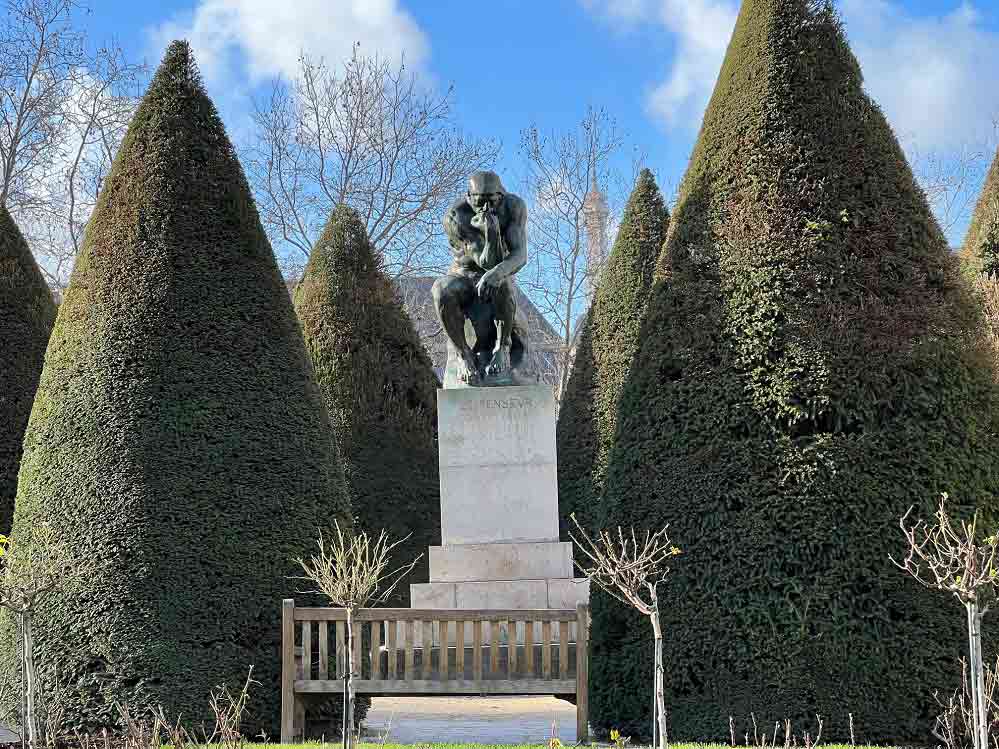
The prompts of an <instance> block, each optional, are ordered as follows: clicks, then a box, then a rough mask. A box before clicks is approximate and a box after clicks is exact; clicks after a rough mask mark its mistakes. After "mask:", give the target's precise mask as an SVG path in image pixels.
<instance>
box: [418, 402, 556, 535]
mask: <svg viewBox="0 0 999 749" xmlns="http://www.w3.org/2000/svg"><path fill="white" fill-rule="evenodd" d="M437 419H438V438H439V441H440V475H441V540H442V541H443V544H444V546H445V547H447V546H452V545H455V544H488V543H497V542H498V543H513V542H524V541H551V542H555V541H558V484H557V479H556V460H555V400H554V398H553V397H552V395H551V392H550V391H549V389H548V388H546V387H544V386H540V385H535V386H528V387H500V388H463V389H460V390H438V391H437Z"/></svg>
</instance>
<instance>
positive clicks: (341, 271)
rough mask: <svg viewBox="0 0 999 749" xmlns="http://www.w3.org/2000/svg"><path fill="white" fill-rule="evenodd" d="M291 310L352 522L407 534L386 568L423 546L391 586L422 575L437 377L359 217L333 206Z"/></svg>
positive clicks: (433, 513) (431, 524) (434, 495)
mask: <svg viewBox="0 0 999 749" xmlns="http://www.w3.org/2000/svg"><path fill="white" fill-rule="evenodd" d="M294 299H295V310H296V311H297V313H298V317H299V320H300V321H301V323H302V329H303V332H304V333H305V342H306V345H307V347H308V349H309V352H310V353H311V355H312V364H313V367H314V369H315V372H316V378H317V379H318V381H319V386H320V389H321V390H322V392H323V395H324V397H325V399H326V405H327V407H328V408H329V412H330V416H331V417H332V421H333V430H334V432H335V434H336V440H337V444H338V445H339V448H340V454H341V456H342V458H343V463H344V471H345V474H346V478H347V488H348V491H349V492H350V496H351V501H352V506H353V510H354V515H355V519H356V522H357V524H358V526H359V527H361V528H363V529H365V530H367V531H368V532H369V533H370V534H374V535H376V536H377V535H378V533H380V532H381V531H382V530H384V531H386V532H388V534H389V535H390V536H391V537H392V539H393V540H400V539H402V538H404V537H406V536H407V535H408V536H409V538H408V540H406V541H405V543H403V544H401V545H400V546H399V547H397V549H396V550H395V557H394V560H395V563H394V565H393V569H396V568H397V567H398V566H400V565H402V564H406V563H408V562H410V561H412V560H413V559H414V558H416V557H417V556H418V555H420V554H422V555H423V556H422V558H421V559H420V561H419V563H418V566H417V567H416V568H415V569H414V571H413V572H412V573H411V574H410V575H409V576H407V578H406V579H405V580H403V581H402V583H401V584H400V585H399V587H398V588H396V591H395V593H394V595H393V598H392V601H391V603H392V605H395V606H408V605H409V584H410V583H411V582H426V581H427V579H428V572H427V547H428V546H431V545H435V544H439V543H440V481H439V478H438V467H437V427H436V416H437V407H436V394H437V377H436V375H435V374H434V370H433V365H432V364H431V363H430V358H429V357H428V355H427V353H426V350H425V349H424V348H423V344H422V343H421V342H420V337H419V336H418V335H417V333H416V330H415V329H414V327H413V323H412V321H411V320H410V319H409V317H408V316H407V315H406V312H405V310H404V309H403V306H402V302H401V300H400V299H399V295H398V291H397V290H396V287H395V285H394V284H393V283H392V281H391V280H390V279H389V278H388V277H387V276H386V275H385V274H384V273H383V272H382V270H381V268H380V267H379V259H378V255H377V253H376V251H375V249H374V248H373V247H372V246H371V242H370V241H369V240H368V236H367V231H366V229H365V226H364V223H363V222H362V221H361V219H360V217H359V216H358V215H357V214H356V213H355V212H354V211H353V210H351V209H350V208H348V207H347V206H344V205H340V206H337V207H336V208H335V209H334V210H333V213H332V215H331V216H330V219H329V222H328V223H327V224H326V228H325V229H324V230H323V234H322V236H321V237H320V238H319V241H318V242H316V245H315V247H314V248H313V250H312V255H311V257H310V258H309V263H308V265H307V266H306V268H305V274H304V276H303V277H302V280H301V281H300V282H299V284H298V286H297V287H296V288H295V295H294Z"/></svg>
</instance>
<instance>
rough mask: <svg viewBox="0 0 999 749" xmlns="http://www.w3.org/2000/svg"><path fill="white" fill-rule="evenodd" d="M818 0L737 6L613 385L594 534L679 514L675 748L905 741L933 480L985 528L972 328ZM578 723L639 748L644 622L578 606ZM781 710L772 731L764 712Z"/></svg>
mask: <svg viewBox="0 0 999 749" xmlns="http://www.w3.org/2000/svg"><path fill="white" fill-rule="evenodd" d="M862 84H863V79H862V75H861V71H860V67H859V65H858V64H857V61H856V59H855V58H854V56H853V54H852V53H851V51H850V49H849V47H848V45H847V42H846V39H845V37H844V33H843V30H842V28H841V24H840V20H839V19H838V17H837V15H836V13H835V11H834V10H833V7H832V3H831V2H817V1H815V0H744V2H743V5H742V9H741V12H740V15H739V19H738V23H737V25H736V28H735V31H734V34H733V37H732V40H731V42H730V44H729V48H728V53H727V55H726V58H725V62H724V65H723V67H722V70H721V73H720V76H719V79H718V84H717V87H716V89H715V91H714V95H713V96H712V98H711V102H710V104H709V106H708V109H707V111H706V113H705V116H704V123H703V126H702V128H701V132H700V135H699V138H698V141H697V144H696V147H695V150H694V153H693V156H692V158H691V162H690V166H689V169H688V171H687V174H686V176H685V178H684V181H683V185H682V188H681V191H680V195H679V201H678V203H677V206H676V208H675V210H674V212H673V215H672V218H671V224H670V228H669V232H668V237H667V240H666V244H665V247H664V250H663V254H662V256H661V257H660V260H659V267H658V270H657V277H656V283H655V287H654V290H653V292H652V297H651V300H650V302H649V307H648V312H647V315H646V319H645V321H644V323H643V333H642V345H641V348H640V350H639V353H638V356H637V358H636V361H635V364H634V366H633V367H632V368H631V372H630V375H629V378H628V381H627V383H626V384H625V386H624V389H623V394H622V396H621V404H620V408H619V413H618V426H617V436H616V439H615V442H614V446H613V449H612V452H611V456H610V461H609V468H608V475H607V481H606V490H605V497H604V502H605V504H606V507H607V512H608V523H609V524H616V523H622V524H625V525H632V524H635V525H637V526H638V527H640V528H641V527H649V528H655V527H660V526H661V525H662V524H664V523H667V522H668V523H670V525H671V535H672V537H673V538H674V540H675V541H676V543H677V545H678V546H680V547H681V548H682V549H683V552H684V553H683V556H681V557H679V558H678V559H677V560H676V561H675V564H674V565H673V568H674V571H675V574H674V576H673V577H672V580H671V582H670V583H669V585H668V586H667V587H666V590H665V592H664V597H665V611H664V615H663V619H664V622H663V624H664V630H665V632H666V633H667V635H666V636H667V644H666V653H667V665H666V674H667V678H668V684H667V692H668V695H669V698H668V699H669V703H670V719H671V731H670V732H671V736H673V737H675V738H676V739H678V740H709V739H710V740H727V737H728V717H729V716H734V717H735V718H736V719H737V720H743V719H745V718H747V717H748V716H749V715H750V713H755V715H756V717H757V719H758V720H760V723H761V725H768V724H769V725H772V724H773V721H775V720H783V719H784V718H789V719H791V720H792V721H793V723H794V725H796V726H801V727H804V726H810V725H813V723H814V715H815V713H819V714H820V715H822V716H823V720H824V721H825V729H824V730H823V737H824V738H830V739H832V740H835V739H841V738H845V737H846V736H847V726H848V719H847V714H848V713H852V714H853V719H854V724H855V726H856V727H857V739H858V741H861V742H868V743H899V742H903V743H906V742H919V741H924V740H925V739H927V738H928V734H929V730H930V727H931V726H932V718H931V716H932V715H934V714H936V712H937V706H936V704H935V701H934V698H933V693H934V690H938V689H939V690H941V693H942V694H946V693H948V690H950V689H952V688H953V687H954V686H955V685H956V683H957V680H958V678H959V674H960V669H959V666H958V662H957V661H958V658H959V657H960V656H961V655H962V654H963V652H964V642H965V639H964V634H963V629H964V618H963V612H962V610H961V608H960V606H959V605H958V604H957V602H955V601H954V600H953V599H952V597H949V596H946V595H944V594H942V593H933V592H929V591H926V590H925V589H922V588H920V587H919V586H918V585H917V584H916V583H915V582H914V581H912V580H911V579H909V578H908V577H907V576H906V575H905V574H904V573H902V572H901V571H900V570H898V569H897V568H895V567H894V565H893V564H892V563H891V562H890V561H889V559H888V555H889V554H890V553H894V554H898V553H900V552H901V551H902V549H903V540H902V537H901V534H900V532H899V530H898V521H899V517H900V516H901V515H902V514H903V513H904V512H905V511H906V510H907V509H908V508H909V506H910V505H916V506H917V508H918V509H919V511H921V512H924V513H929V512H930V511H931V510H932V508H933V505H934V503H935V502H936V501H937V499H938V496H939V493H940V492H942V491H948V492H950V494H951V496H952V498H953V499H954V501H955V509H956V510H957V511H958V512H960V513H970V511H971V509H972V508H973V506H975V505H976V504H979V503H981V504H982V506H984V507H985V508H986V509H987V510H988V511H989V512H990V513H994V510H995V506H994V500H993V499H992V497H994V496H995V494H996V490H997V489H999V471H997V468H999V465H997V464H999V451H997V444H996V439H995V434H996V426H997V420H996V415H997V409H996V405H997V404H996V393H995V390H994V387H993V384H992V377H991V371H990V365H989V362H988V352H987V351H986V350H985V348H984V347H983V345H982V344H981V341H980V340H979V338H978V335H977V328H978V325H979V319H978V316H979V313H978V310H977V307H976V305H975V300H974V296H973V294H972V293H971V292H970V290H969V288H968V286H967V283H966V282H965V281H964V280H963V279H962V277H961V275H960V273H959V271H958V268H957V264H956V262H955V259H954V258H952V257H951V256H950V253H949V251H948V246H947V242H946V240H945V238H944V235H943V233H942V232H941V230H940V227H939V226H938V225H937V223H936V221H935V220H934V219H933V217H932V214H931V212H930V209H929V207H928V205H927V202H926V199H925V197H924V195H923V193H922V191H921V190H920V189H919V188H918V187H917V186H916V184H915V181H914V179H913V175H912V173H911V171H910V169H909V167H908V165H907V164H906V160H905V157H904V155H903V152H902V150H901V149H900V147H899V145H898V142H897V141H896V139H895V137H894V135H893V134H892V132H891V129H890V128H889V126H888V124H887V122H886V121H885V118H884V116H883V114H882V113H881V111H880V110H879V109H878V107H877V105H875V104H874V103H873V102H872V101H871V100H870V99H869V98H868V97H867V95H866V94H865V93H864V90H863V86H862ZM593 612H594V613H593V617H594V623H593V645H592V666H591V697H590V699H591V709H592V716H593V720H594V722H595V724H596V725H597V726H599V727H600V728H602V729H609V728H612V727H618V728H620V729H622V732H623V733H624V734H626V735H627V734H631V735H633V736H636V737H641V736H647V735H648V733H649V724H650V703H651V696H650V681H651V675H652V662H651V655H652V644H651V640H650V637H649V632H648V624H647V622H644V621H642V620H641V619H640V618H639V617H637V616H632V615H627V614H623V613H621V612H620V611H619V607H618V606H616V605H614V604H613V603H612V602H611V601H609V600H608V598H607V597H606V596H604V595H600V594H596V595H594V600H593ZM768 721H769V723H768Z"/></svg>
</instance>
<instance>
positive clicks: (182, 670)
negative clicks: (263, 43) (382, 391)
mask: <svg viewBox="0 0 999 749" xmlns="http://www.w3.org/2000/svg"><path fill="white" fill-rule="evenodd" d="M330 435H331V427H330V422H329V417H328V415H327V413H326V409H325V406H324V404H323V400H322V396H321V394H320V392H319V389H318V387H317V386H316V383H315V380H314V378H313V374H312V367H311V364H310V362H309V359H308V354H307V352H306V349H305V345H304V342H303V339H302V335H301V331H300V330H299V327H298V322H297V320H296V318H295V314H294V311H293V309H292V305H291V301H290V299H289V298H288V293H287V289H286V287H285V285H284V282H283V280H282V278H281V275H280V273H279V272H278V267H277V263H276V261H275V259H274V255H273V253H272V251H271V247H270V245H269V243H268V241H267V238H266V236H265V234H264V231H263V229H262V227H261V224H260V221H259V218H258V215H257V211H256V208H255V206H254V203H253V200H252V198H251V197H250V191H249V187H248V185H247V182H246V178H245V177H244V174H243V171H242V169H241V167H240V165H239V162H238V161H237V159H236V154H235V152H234V149H233V147H232V145H231V143H230V142H229V139H228V138H227V136H226V133H225V129H224V127H223V125H222V122H221V120H220V119H219V116H218V114H217V112H216V110H215V107H214V105H213V104H212V102H211V101H210V100H209V98H208V96H207V95H206V93H205V91H204V88H203V86H202V83H201V79H200V77H199V74H198V72H197V69H196V66H195V63H194V61H193V59H192V57H191V52H190V49H189V47H188V45H187V43H186V42H174V43H173V44H172V45H171V46H170V47H169V49H168V50H167V53H166V56H165V58H164V60H163V62H162V64H161V66H160V68H159V70H158V71H157V72H156V75H155V77H154V78H153V80H152V83H151V84H150V86H149V90H148V91H147V93H146V95H145V97H144V99H143V100H142V102H141V104H140V106H139V108H138V110H137V111H136V113H135V116H134V118H133V120H132V123H131V125H130V127H129V129H128V133H127V135H126V137H125V140H124V142H123V144H122V146H121V149H120V151H119V153H118V156H117V158H116V159H115V162H114V165H113V167H112V170H111V173H110V175H109V176H108V178H107V180H106V182H105V184H104V187H103V190H102V191H101V194H100V197H99V200H98V204H97V207H96V209H95V211H94V214H93V217H92V218H91V220H90V222H89V224H88V227H87V234H86V239H85V241H84V245H83V248H82V250H81V253H80V255H79V257H78V259H77V261H76V266H75V268H74V271H73V274H72V277H71V280H70V284H69V288H68V289H67V291H66V295H65V299H64V301H63V302H62V305H61V306H60V310H59V315H58V320H57V322H56V326H55V329H54V330H53V333H52V339H51V343H50V346H49V351H48V354H47V358H46V366H45V368H44V371H43V373H42V376H41V381H40V383H39V387H38V394H37V397H36V401H35V408H34V411H33V412H32V415H31V420H30V423H29V426H28V430H27V436H26V439H25V452H24V459H23V462H22V468H21V482H20V486H19V489H18V495H17V508H16V511H15V518H14V535H15V537H16V536H17V534H18V533H19V532H22V531H26V529H28V528H30V526H31V524H33V523H35V522H36V521H38V520H39V519H42V518H44V519H46V520H47V521H48V522H49V523H51V524H52V526H53V528H54V530H55V531H56V533H57V534H58V536H59V537H60V538H62V539H64V540H65V541H67V542H68V543H69V545H70V546H71V548H72V550H73V553H74V554H75V555H78V558H79V559H80V560H81V561H82V560H88V561H89V562H90V564H91V565H92V567H91V570H90V572H89V573H88V576H87V578H86V581H85V583H84V584H83V585H82V587H81V589H80V590H78V591H75V592H73V593H64V594H54V595H53V596H52V597H51V598H49V599H48V600H47V602H46V603H45V605H44V606H43V607H42V608H41V609H40V610H39V611H38V613H37V616H36V636H37V647H38V661H39V665H40V668H41V670H42V673H43V676H44V677H46V678H53V677H54V676H55V675H56V672H57V676H55V678H58V680H59V681H60V682H61V685H62V688H63V689H64V690H65V691H66V694H67V698H66V710H67V713H66V719H67V723H68V726H67V727H69V728H72V727H74V726H75V727H77V728H79V729H81V730H88V731H92V730H96V729H99V728H101V727H104V726H111V727H114V725H115V724H116V723H117V712H116V710H115V709H114V707H113V706H112V700H119V701H123V702H128V703H129V704H130V705H133V706H141V705H144V704H146V703H152V704H157V705H162V707H163V709H164V711H165V714H166V715H167V716H171V717H176V716H182V717H183V719H184V720H185V721H191V722H192V723H195V724H198V723H199V722H200V721H201V720H205V721H210V720H211V715H210V711H209V708H208V695H209V691H210V690H211V688H212V687H213V686H215V685H217V684H220V683H223V682H225V683H228V684H229V685H230V687H232V688H236V687H239V686H241V685H242V682H243V680H245V678H246V674H247V670H248V668H249V667H250V666H251V665H252V666H253V676H254V678H255V679H256V680H257V681H259V682H260V684H259V685H258V686H255V687H254V688H253V690H252V700H251V703H250V706H249V709H250V712H251V715H250V716H249V720H248V721H247V722H246V724H245V728H246V731H247V733H248V734H255V733H257V732H258V731H259V730H261V729H266V730H267V731H268V732H270V733H271V735H274V734H275V733H276V727H277V720H278V716H279V713H280V701H279V691H278V686H279V681H280V679H279V673H280V659H279V641H280V636H281V627H280V609H281V599H282V598H284V597H288V596H295V595H296V592H297V591H299V590H301V589H302V588H303V586H304V583H302V582H301V581H298V580H294V579H291V577H290V576H292V575H296V574H300V573H301V570H300V569H299V568H298V567H297V565H296V564H295V563H294V562H293V561H292V559H293V557H295V556H298V555H306V554H308V553H310V552H311V551H312V550H313V548H314V544H315V539H316V536H317V533H318V531H319V529H320V528H321V527H330V526H331V524H332V522H333V520H334V518H338V519H339V520H340V521H341V522H349V508H348V503H347V498H346V493H345V491H344V487H343V481H342V473H341V470H340V467H339V464H338V461H337V456H336V450H335V447H334V445H333V441H332V439H331V436H330ZM296 597H297V598H298V599H299V601H303V600H304V599H303V597H302V596H300V595H298V596H296ZM7 655H8V657H9V656H10V655H11V654H9V653H8V654H7ZM209 725H212V723H211V722H209Z"/></svg>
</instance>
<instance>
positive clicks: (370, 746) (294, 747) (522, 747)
mask: <svg viewBox="0 0 999 749" xmlns="http://www.w3.org/2000/svg"><path fill="white" fill-rule="evenodd" d="M592 745H593V746H608V744H603V743H599V742H596V741H594V742H593V744H592ZM778 745H779V742H778ZM245 746H246V748H247V749H277V747H281V749H317V748H319V747H322V746H323V744H322V743H320V742H318V741H313V742H307V743H304V744H246V745H245ZM326 746H327V747H329V748H330V749H335V747H338V746H340V742H339V741H327V742H326ZM354 746H355V747H357V749H413V747H427V748H428V749H538V747H546V746H547V742H539V743H537V744H436V743H419V744H382V743H379V742H366V741H362V742H359V743H357V744H355V745H354ZM563 746H564V747H566V748H567V749H569V748H571V747H572V746H574V744H573V743H571V742H566V743H564V744H563ZM629 746H632V745H630V744H629ZM820 746H821V749H891V748H890V747H874V746H864V745H861V744H858V745H857V746H855V747H851V746H850V745H849V744H825V743H823V744H821V745H820ZM739 747H742V745H741V744H739V745H737V747H736V749H739ZM635 749H637V746H636V747H635ZM669 749H732V747H730V746H729V745H728V744H672V743H671V744H670V745H669Z"/></svg>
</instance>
